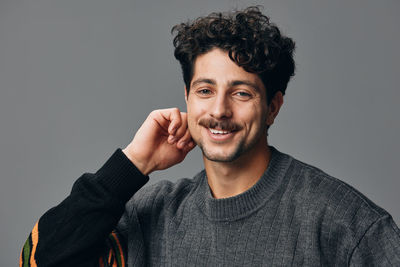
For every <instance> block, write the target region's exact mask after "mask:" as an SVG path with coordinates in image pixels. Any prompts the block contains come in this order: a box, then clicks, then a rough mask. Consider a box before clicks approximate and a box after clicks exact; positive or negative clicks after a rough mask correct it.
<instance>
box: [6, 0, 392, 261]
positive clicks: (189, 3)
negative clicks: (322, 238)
mask: <svg viewBox="0 0 400 267" xmlns="http://www.w3.org/2000/svg"><path fill="white" fill-rule="evenodd" d="M254 4H262V5H263V6H264V12H265V13H266V14H267V15H269V16H270V17H271V20H272V21H273V22H275V23H276V24H278V26H279V27H280V28H281V30H282V32H283V33H284V34H286V35H288V36H290V37H292V38H293V39H294V40H295V41H296V44H297V50H296V55H295V59H296V63H297V72H296V76H295V78H294V79H293V80H292V81H291V82H290V84H289V87H288V89H287V95H286V96H285V104H284V106H283V108H282V109H281V112H280V114H279V116H278V118H277V120H276V122H275V125H274V126H273V127H272V128H271V131H270V136H269V141H270V144H272V145H274V146H275V147H276V148H278V149H279V150H280V151H282V152H285V153H288V154H291V155H293V156H294V157H296V158H297V159H299V160H301V161H304V162H307V163H309V164H312V165H314V166H317V167H319V168H320V169H322V170H324V171H325V172H327V173H328V174H330V175H332V176H335V177H337V178H339V179H341V180H343V181H345V182H347V183H349V184H350V185H352V186H354V187H355V188H357V189H358V190H360V191H361V192H362V193H363V194H365V195H366V196H367V197H368V198H370V199H371V200H372V201H374V202H375V203H377V204H378V205H379V206H381V207H383V208H385V209H386V210H387V211H389V212H390V213H391V214H392V215H393V217H394V219H395V221H396V222H397V224H399V223H400V207H399V202H400V196H399V193H398V191H399V186H400V181H399V174H398V172H399V164H400V161H399V159H400V157H399V149H400V144H399V136H400V116H399V115H400V107H399V101H400V93H399V85H398V78H399V76H400V68H399V62H400V53H399V51H398V49H399V47H400V34H399V23H398V13H399V11H400V2H399V1H395V0H392V1H391V0H383V1H373V0H364V1H361V0H360V1H348V0H335V1H319V0H318V1H317V0H315V1H312V0H303V1H283V0H276V1H272V0H271V1H233V0H218V1H216V0H202V1H196V0H186V1H184V0H171V1H151V0H150V1H149V0H146V1H144V0H142V1H139V0H135V1H133V0H114V1H108V0H68V1H61V0H29V1H28V0H0V170H1V172H0V178H1V184H0V215H1V228H0V240H1V243H0V265H1V266H15V265H16V264H17V262H18V256H19V253H20V251H21V247H22V245H23V243H24V242H25V239H26V237H27V235H28V234H29V231H30V230H31V229H32V227H33V226H34V224H35V222H36V221H37V220H38V219H39V217H40V216H41V214H43V213H44V212H45V211H46V210H48V209H49V208H51V207H53V206H55V205H57V204H58V203H59V202H60V201H62V200H63V199H64V198H65V197H66V196H67V195H68V194H69V192H70V190H71V187H72V184H73V182H74V181H75V180H76V179H77V178H78V177H80V176H81V175H82V174H83V173H84V172H95V171H96V170H97V169H98V168H100V167H101V166H102V164H103V163H104V162H105V161H106V160H107V158H108V157H109V156H111V154H112V153H113V152H114V151H115V149H117V148H118V147H121V148H123V147H125V146H126V145H127V144H128V143H129V142H130V140H131V139H132V138H133V135H134V133H135V131H136V130H137V129H138V127H139V126H140V125H141V123H142V122H143V120H144V119H145V118H146V116H147V114H148V113H149V112H150V111H152V110H153V109H158V108H166V107H179V108H181V109H182V110H185V102H184V87H183V86H184V85H183V81H182V77H181V73H180V68H179V65H178V63H177V62H176V61H175V59H174V57H173V46H172V36H171V34H170V30H171V27H172V26H173V25H175V24H177V23H179V22H182V21H186V20H188V19H190V18H195V17H198V16H203V15H207V14H209V13H210V12H212V11H226V10H230V9H233V8H243V7H246V6H248V5H254ZM202 168H203V163H202V158H201V152H200V151H199V150H198V149H197V148H196V149H195V150H194V151H193V152H191V153H190V154H189V155H188V157H187V159H185V161H184V162H183V163H182V164H180V165H178V166H175V167H173V168H171V169H169V170H166V171H162V172H156V173H154V174H152V175H151V182H156V181H158V180H160V179H171V180H176V179H177V178H181V177H192V176H193V175H194V174H195V173H197V172H198V171H200V170H201V169H202Z"/></svg>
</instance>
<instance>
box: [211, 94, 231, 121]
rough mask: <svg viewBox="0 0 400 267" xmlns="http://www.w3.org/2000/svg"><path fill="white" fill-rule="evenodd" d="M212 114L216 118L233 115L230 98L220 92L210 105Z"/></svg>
mask: <svg viewBox="0 0 400 267" xmlns="http://www.w3.org/2000/svg"><path fill="white" fill-rule="evenodd" d="M210 116H211V117H213V118H215V119H227V118H230V117H231V116H232V107H231V103H230V100H229V98H228V97H227V96H226V95H224V94H219V95H217V96H216V97H215V98H214V101H213V103H212V106H211V107H210Z"/></svg>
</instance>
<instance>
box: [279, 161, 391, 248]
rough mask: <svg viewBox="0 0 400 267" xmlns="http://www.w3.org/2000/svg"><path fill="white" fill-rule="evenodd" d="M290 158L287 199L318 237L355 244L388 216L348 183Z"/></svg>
mask: <svg viewBox="0 0 400 267" xmlns="http://www.w3.org/2000/svg"><path fill="white" fill-rule="evenodd" d="M289 157H291V156H289ZM291 158H292V161H291V165H290V167H289V169H288V175H290V177H291V178H290V179H291V182H290V183H289V184H290V186H291V189H290V192H294V193H291V194H292V196H291V199H292V201H293V202H294V204H295V205H296V206H297V207H301V209H302V210H303V211H305V215H304V220H306V221H308V222H309V223H311V224H313V225H316V226H317V227H318V228H319V229H320V230H321V234H324V233H328V239H329V238H330V237H331V236H332V235H335V234H338V235H342V234H345V235H346V236H347V237H351V239H352V240H354V241H355V242H356V240H359V238H360V237H361V236H362V235H363V234H364V233H365V232H366V231H367V230H368V228H369V227H370V226H371V225H373V224H374V223H375V222H377V221H378V220H380V219H382V218H385V217H388V216H390V214H388V212H387V211H385V210H384V209H383V208H381V207H379V206H378V205H377V204H375V203H374V202H373V201H371V200H370V199H369V198H368V197H367V196H365V195H364V194H363V193H361V192H360V191H358V190H357V189H355V188H354V187H353V186H351V185H350V184H348V183H346V182H344V181H343V180H341V179H338V178H336V177H333V176H331V175H329V174H327V173H326V172H324V171H323V170H321V169H319V168H317V167H315V166H312V165H310V164H307V163H304V162H302V161H300V160H297V159H295V158H293V157H291ZM287 191H289V190H287Z"/></svg>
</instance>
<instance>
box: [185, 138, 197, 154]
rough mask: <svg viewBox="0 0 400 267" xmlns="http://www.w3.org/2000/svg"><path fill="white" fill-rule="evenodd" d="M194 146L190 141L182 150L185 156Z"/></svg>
mask: <svg viewBox="0 0 400 267" xmlns="http://www.w3.org/2000/svg"><path fill="white" fill-rule="evenodd" d="M195 146H196V143H195V142H194V141H193V140H191V141H190V142H189V143H187V145H186V146H185V147H184V148H183V151H184V153H185V154H187V153H189V152H190V150H192V149H193V148H194V147H195Z"/></svg>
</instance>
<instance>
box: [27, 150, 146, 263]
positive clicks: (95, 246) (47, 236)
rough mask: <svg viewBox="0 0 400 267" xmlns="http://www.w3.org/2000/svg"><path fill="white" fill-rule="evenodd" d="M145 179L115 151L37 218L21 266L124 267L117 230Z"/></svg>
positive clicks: (123, 247)
mask: <svg viewBox="0 0 400 267" xmlns="http://www.w3.org/2000/svg"><path fill="white" fill-rule="evenodd" d="M148 179H149V177H148V176H144V175H143V174H142V173H141V172H140V171H139V170H138V169H137V168H136V167H135V165H134V164H132V162H131V161H130V160H129V159H128V158H127V157H126V156H125V154H124V153H123V152H122V150H121V149H120V148H118V149H117V150H116V151H115V152H114V153H113V154H112V156H111V157H110V158H109V159H108V160H107V161H106V163H105V164H104V165H103V166H102V167H101V168H100V169H99V170H98V171H97V172H96V173H84V174H83V175H82V176H81V177H80V178H79V179H78V180H77V181H76V182H75V183H74V185H73V187H72V191H71V194H70V195H69V196H68V197H67V198H66V199H64V200H63V201H62V202H61V203H60V204H59V205H58V206H56V207H54V208H52V209H50V210H48V211H47V212H46V213H45V214H44V215H43V216H42V217H40V219H39V221H38V222H37V223H36V225H35V226H34V228H33V230H32V232H31V233H30V235H29V237H28V239H27V241H26V242H25V245H24V247H23V249H22V252H21V257H20V266H24V267H25V266H99V265H100V266H101V265H103V266H108V264H109V263H111V262H115V263H116V264H119V265H116V266H124V260H125V259H124V251H125V250H126V245H125V237H124V234H123V232H121V231H118V229H117V227H116V226H117V224H118V222H119V221H120V220H123V219H124V217H122V215H123V214H124V210H125V203H126V202H127V201H128V200H129V199H130V198H131V197H132V195H133V194H135V193H136V192H137V191H138V190H139V189H140V188H141V187H142V186H143V185H144V184H145V183H146V182H147V181H148ZM124 216H125V217H126V216H127V215H126V214H124ZM121 217H122V218H121ZM110 265H112V264H110ZM112 266H115V265H112Z"/></svg>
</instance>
